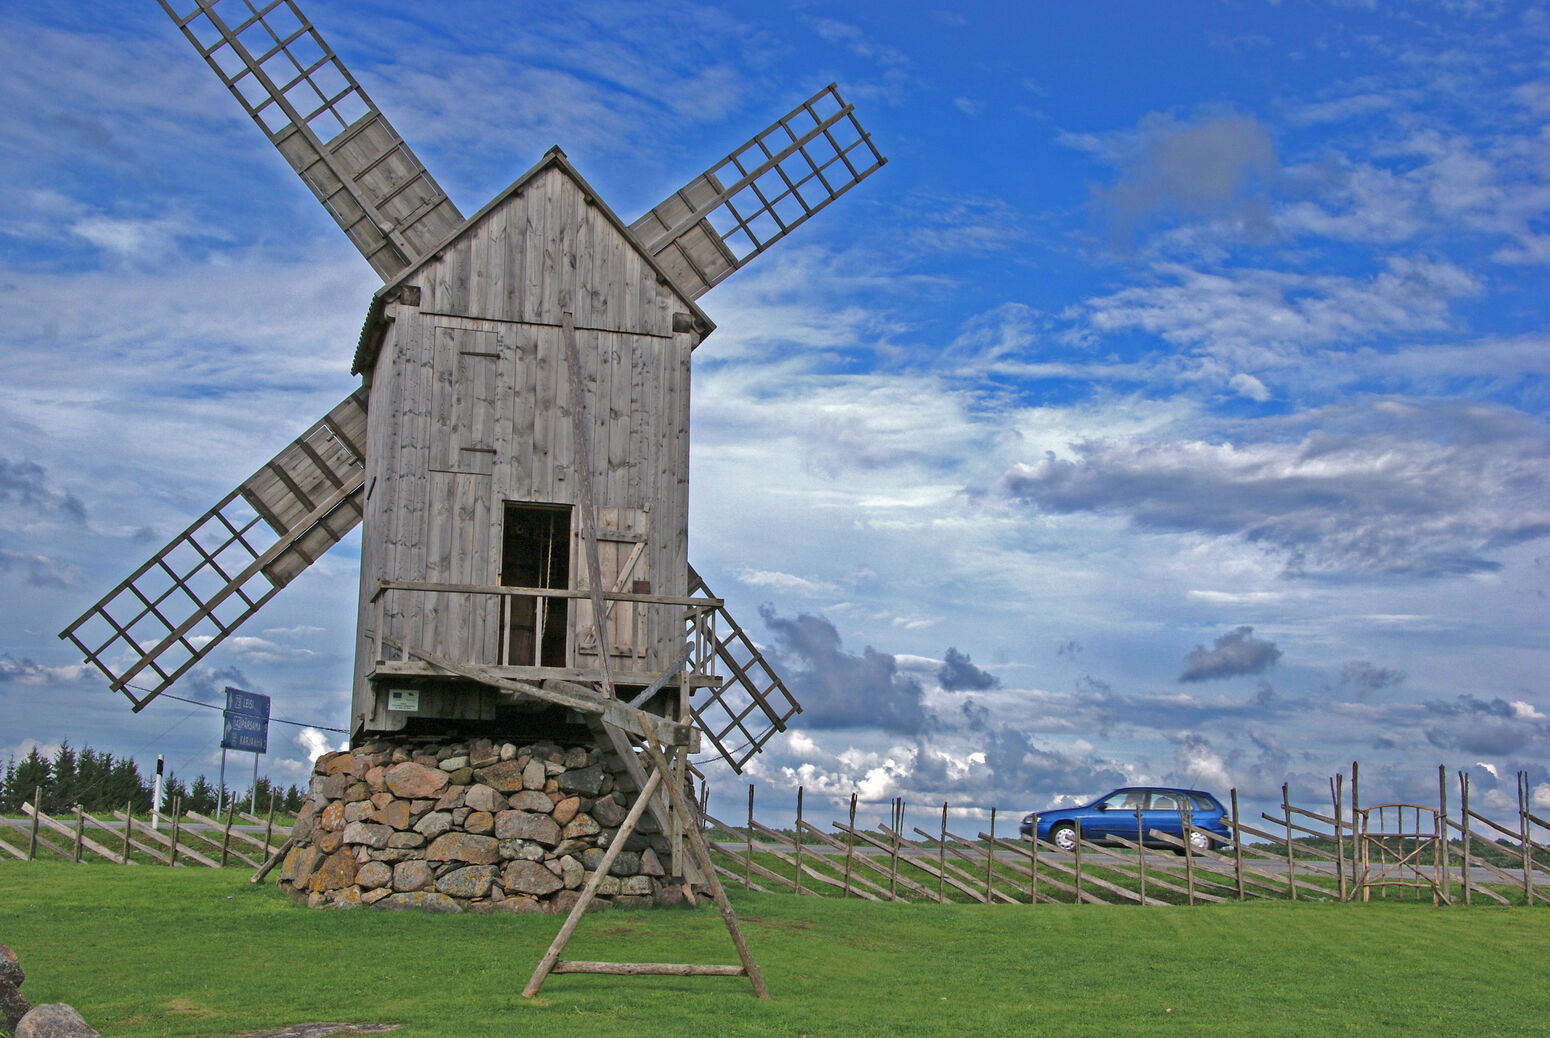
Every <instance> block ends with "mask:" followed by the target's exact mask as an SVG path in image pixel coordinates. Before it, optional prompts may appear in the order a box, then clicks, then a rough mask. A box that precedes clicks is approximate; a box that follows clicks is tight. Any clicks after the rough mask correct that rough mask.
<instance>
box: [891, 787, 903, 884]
mask: <svg viewBox="0 0 1550 1038" xmlns="http://www.w3.org/2000/svg"><path fill="white" fill-rule="evenodd" d="M903 817H904V798H903V797H894V798H893V817H892V818H890V819H889V821H891V822H892V823H893V840H892V841H891V845H892V848H893V850H892V853H890V854H889V856H888V896H889V897H891V898H893V899H894V900H895V901H897V900H898V899H899V840H900V839H901V838H902V837H901V835H900V832H899V830H901V829H902V828H903V824H902V823H901V822H900V819H901V818H903Z"/></svg>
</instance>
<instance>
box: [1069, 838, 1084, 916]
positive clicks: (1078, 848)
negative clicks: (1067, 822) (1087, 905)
mask: <svg viewBox="0 0 1550 1038" xmlns="http://www.w3.org/2000/svg"><path fill="white" fill-rule="evenodd" d="M1072 828H1074V829H1075V830H1076V844H1075V845H1074V846H1073V847H1072V848H1071V850H1072V852H1073V857H1074V859H1075V869H1076V875H1075V876H1074V877H1073V878H1074V879H1075V880H1076V903H1077V904H1081V903H1082V820H1081V819H1080V818H1078V819H1075V820H1074V822H1073V825H1072Z"/></svg>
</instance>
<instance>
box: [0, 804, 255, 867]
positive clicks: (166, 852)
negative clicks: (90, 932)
mask: <svg viewBox="0 0 1550 1038" xmlns="http://www.w3.org/2000/svg"><path fill="white" fill-rule="evenodd" d="M41 797H42V790H41V789H40V790H38V791H37V793H36V794H35V795H34V798H33V800H32V801H31V802H29V803H25V804H23V805H22V813H23V814H25V815H27V817H28V818H30V819H31V824H30V825H29V826H28V827H27V828H26V829H25V830H21V831H22V832H25V834H26V839H25V840H22V839H19V838H18V837H17V836H16V833H17V832H18V830H17V829H15V828H0V834H3V835H0V858H3V857H4V856H10V857H12V858H16V859H19V860H22V861H33V860H35V859H36V858H37V857H38V855H39V852H40V851H41V852H43V854H44V855H46V856H49V857H56V858H63V859H65V860H67V861H73V862H76V863H77V864H85V863H87V862H90V861H92V860H98V861H110V862H113V863H114V864H118V865H140V864H142V863H143V864H161V865H169V866H180V865H202V866H205V867H207V868H212V869H218V868H222V867H224V866H226V865H233V864H235V865H245V866H247V867H248V868H254V869H256V868H258V867H260V865H261V864H262V863H263V862H265V861H267V860H269V859H270V858H271V857H272V856H273V855H272V851H271V848H272V845H274V843H275V837H276V836H278V835H280V834H278V833H276V832H275V826H274V800H273V799H272V798H271V799H270V802H269V815H268V817H267V818H260V817H258V816H256V815H251V814H248V813H247V812H243V811H236V810H235V809H234V808H228V809H227V811H226V820H225V821H224V822H222V821H217V820H216V819H213V818H207V817H205V816H204V815H201V814H197V813H196V812H193V811H183V810H182V809H181V807H182V805H181V803H180V802H179V800H177V799H174V800H173V802H172V811H171V812H170V813H169V814H168V815H167V816H166V818H167V821H168V823H170V824H169V825H168V831H166V832H163V831H161V830H160V829H159V828H157V827H155V826H152V825H150V824H147V823H146V822H143V821H141V820H140V819H138V818H135V817H134V816H133V815H132V814H131V813H130V805H128V804H125V805H124V810H122V811H114V812H113V818H112V820H111V821H109V820H105V819H101V818H96V817H94V816H93V815H91V814H88V813H87V812H85V811H83V810H81V808H80V807H77V808H76V809H75V812H74V814H73V815H72V816H67V817H65V818H54V817H50V816H49V815H46V814H44V813H43V812H42V811H39V810H38V809H37V808H36V807H35V806H34V805H35V804H36V803H37V802H38V801H39V800H40V799H41ZM185 819H186V820H188V821H192V822H194V823H196V824H197V825H198V826H200V828H192V827H189V826H186V825H184V824H183V822H184V820H185ZM238 825H248V826H255V827H256V826H263V827H264V837H263V839H259V838H258V837H257V836H256V835H254V834H252V833H247V832H243V831H242V830H241V829H238V828H235V827H236V826H238ZM282 838H283V837H282ZM12 841H15V843H13V842H12ZM18 843H19V844H21V846H17V845H16V844H18Z"/></svg>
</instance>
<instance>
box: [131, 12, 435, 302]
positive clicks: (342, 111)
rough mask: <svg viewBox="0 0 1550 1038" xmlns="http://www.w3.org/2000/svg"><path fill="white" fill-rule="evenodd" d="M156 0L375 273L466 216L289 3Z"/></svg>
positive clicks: (395, 265)
mask: <svg viewBox="0 0 1550 1038" xmlns="http://www.w3.org/2000/svg"><path fill="white" fill-rule="evenodd" d="M157 2H158V3H160V4H161V6H162V9H163V10H165V11H166V12H167V14H168V15H169V16H170V17H171V18H172V20H173V21H174V22H176V23H177V25H178V28H179V29H182V30H183V35H184V36H186V37H188V40H189V42H190V43H192V44H193V45H194V49H195V50H197V51H199V54H200V56H201V57H203V58H204V59H205V61H206V62H208V63H209V65H210V67H211V68H212V69H214V70H215V74H216V75H217V76H219V77H220V79H221V82H222V83H224V84H226V88H227V89H228V90H230V91H231V92H232V95H233V96H234V97H236V99H237V101H238V102H239V103H241V105H242V107H243V109H244V110H245V111H246V112H247V113H248V115H250V116H252V117H253V121H254V122H256V123H257V124H258V125H259V128H260V129H262V130H263V131H264V135H265V136H267V137H268V138H269V141H270V143H272V144H273V145H274V146H275V147H276V148H278V149H279V151H280V154H281V155H284V156H285V161H287V162H289V163H290V164H291V168H292V169H294V170H295V171H296V173H297V175H299V176H300V177H301V179H302V182H303V183H305V184H306V185H307V187H308V189H309V190H311V192H312V193H313V195H315V196H316V197H317V199H318V201H320V202H322V203H323V207H324V208H325V209H327V210H328V212H329V215H330V216H332V217H333V218H334V222H336V223H337V224H339V226H340V228H341V229H343V231H344V233H345V234H346V235H347V236H349V239H350V241H351V242H353V243H354V244H355V247H356V248H357V249H360V250H361V255H362V256H365V257H366V261H367V262H368V263H370V264H371V267H372V269H373V270H375V271H376V272H377V273H378V274H379V275H380V276H381V277H383V278H390V277H392V276H393V275H394V274H396V273H398V272H399V271H400V270H402V269H403V268H404V267H406V266H408V265H409V264H410V263H411V262H413V261H414V260H415V259H417V258H419V257H420V256H423V255H424V254H425V253H426V252H427V251H428V250H429V249H431V248H433V247H434V246H435V245H436V244H438V243H439V242H440V241H441V240H442V239H443V238H445V237H446V236H447V235H449V234H450V233H452V231H454V230H456V229H457V226H458V225H459V224H461V223H462V222H463V216H462V214H461V213H459V212H458V211H457V206H455V205H453V204H452V201H451V199H449V198H448V197H447V195H446V192H444V191H443V190H442V189H441V187H440V185H438V184H437V183H436V181H435V180H434V179H433V178H432V177H431V175H430V174H429V173H427V172H426V170H425V166H424V164H422V163H421V162H420V160H419V159H418V158H417V157H416V156H415V154H414V152H412V151H410V150H409V146H408V145H407V144H405V143H404V141H403V138H401V137H399V135H398V132H397V131H396V130H394V129H393V127H392V124H390V123H389V122H388V121H387V117H386V116H384V115H383V114H382V112H381V111H379V110H378V108H377V106H376V105H375V104H373V103H372V100H371V98H370V97H368V96H367V95H366V91H364V90H362V89H361V86H360V84H359V83H357V82H356V81H355V77H354V76H352V75H350V70H349V69H347V68H345V67H344V63H343V62H341V61H340V60H339V58H338V57H337V56H336V55H335V54H334V52H333V50H332V49H331V48H330V47H329V46H328V44H327V43H325V42H324V40H323V37H322V36H321V35H319V34H318V31H317V30H316V29H314V28H313V27H312V23H311V22H309V21H308V20H307V18H306V16H305V15H303V14H302V13H301V9H300V8H298V7H297V6H296V4H295V3H294V2H293V0H272V2H270V3H258V2H255V0H157Z"/></svg>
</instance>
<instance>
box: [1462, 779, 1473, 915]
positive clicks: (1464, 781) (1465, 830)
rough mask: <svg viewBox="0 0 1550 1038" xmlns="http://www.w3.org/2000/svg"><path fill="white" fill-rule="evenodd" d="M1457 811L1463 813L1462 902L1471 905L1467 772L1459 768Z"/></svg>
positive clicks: (1470, 849) (1470, 848)
mask: <svg viewBox="0 0 1550 1038" xmlns="http://www.w3.org/2000/svg"><path fill="white" fill-rule="evenodd" d="M1459 811H1460V813H1461V814H1462V815H1463V827H1462V830H1461V835H1460V839H1461V841H1462V843H1463V844H1464V904H1466V905H1472V904H1474V903H1475V901H1474V893H1475V892H1474V890H1473V889H1472V888H1471V887H1470V883H1469V858H1470V852H1471V851H1472V850H1473V848H1472V847H1470V845H1469V773H1468V772H1466V771H1464V770H1463V769H1462V768H1461V769H1459Z"/></svg>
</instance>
